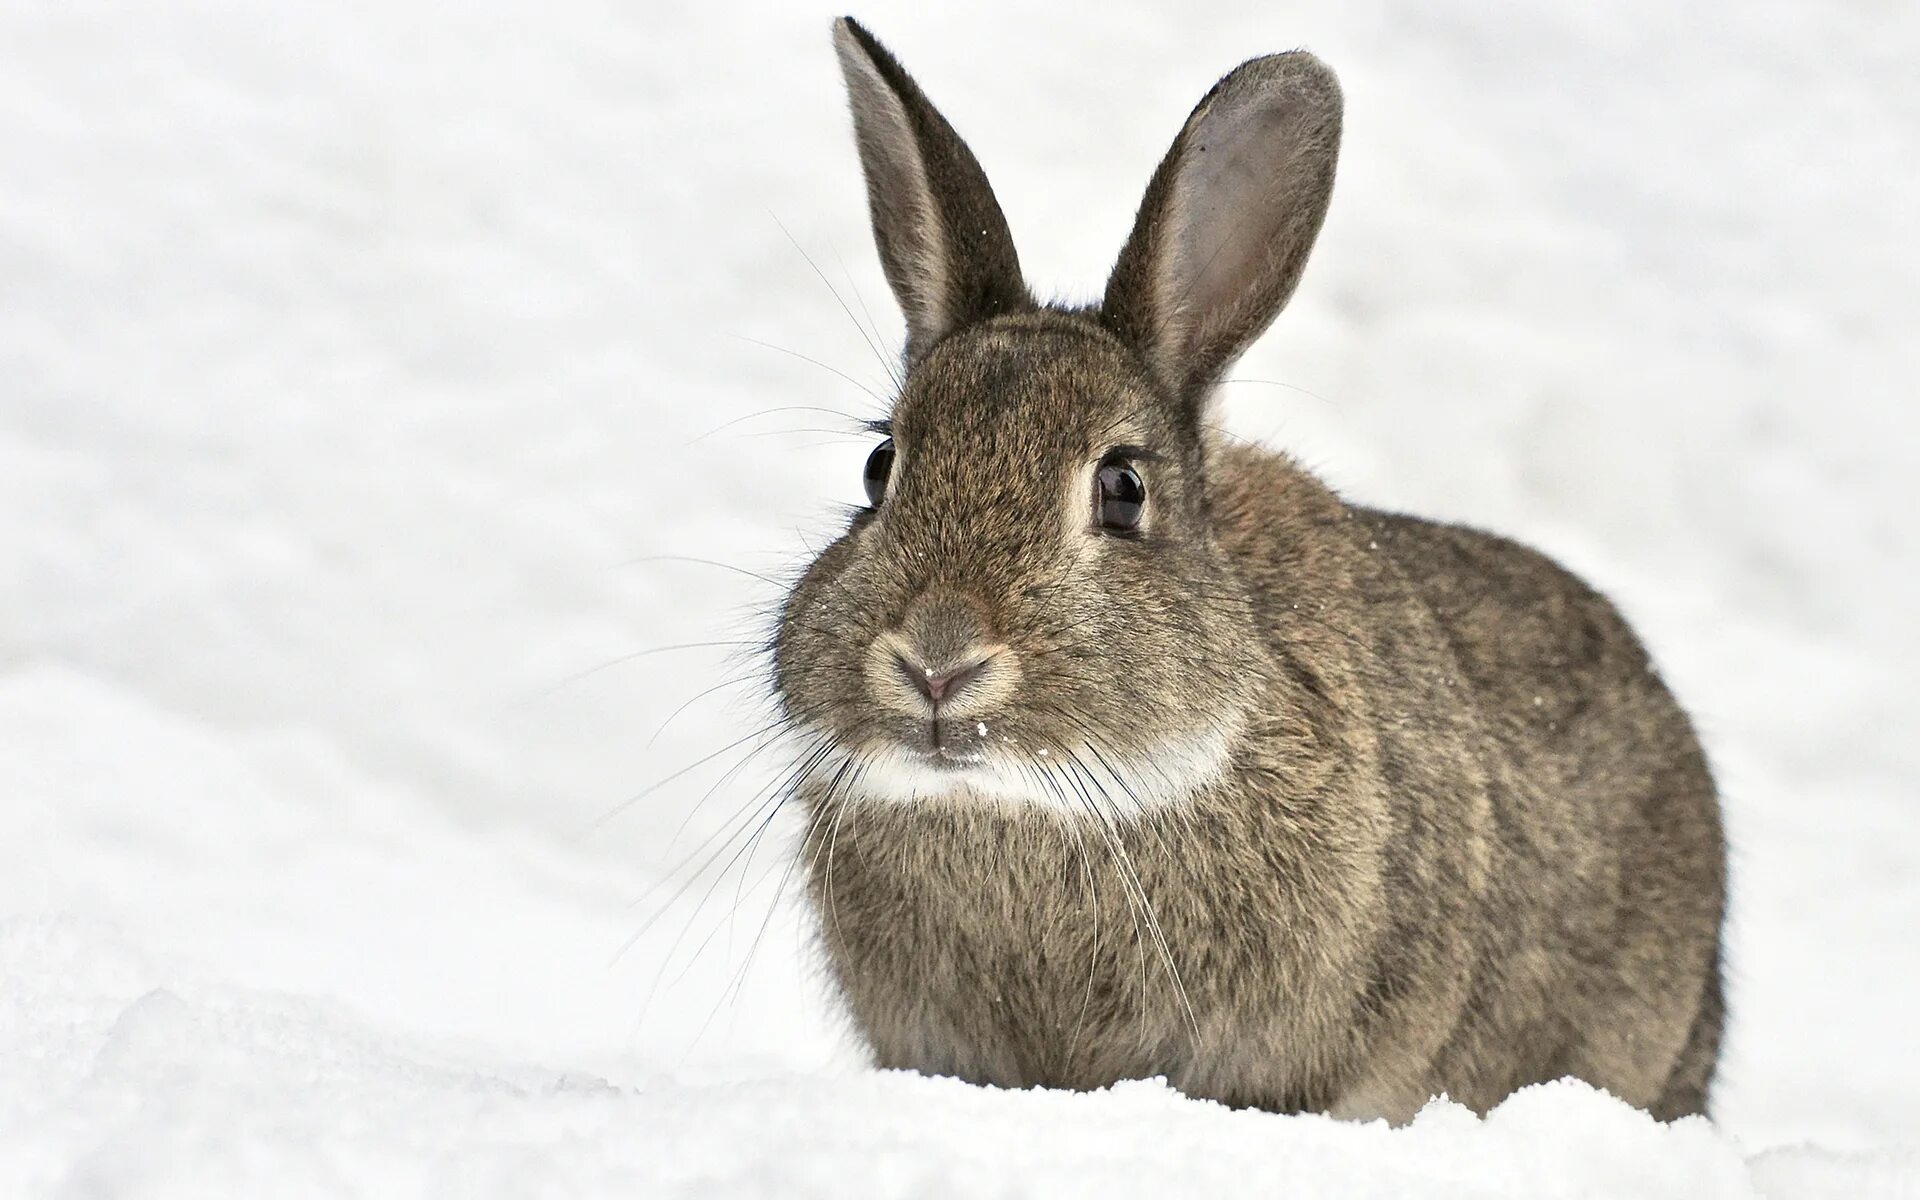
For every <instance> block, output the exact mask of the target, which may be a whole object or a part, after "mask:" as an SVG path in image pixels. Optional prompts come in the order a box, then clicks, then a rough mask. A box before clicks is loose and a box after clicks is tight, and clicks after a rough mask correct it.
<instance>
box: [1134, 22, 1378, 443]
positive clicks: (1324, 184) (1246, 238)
mask: <svg viewBox="0 0 1920 1200" xmlns="http://www.w3.org/2000/svg"><path fill="white" fill-rule="evenodd" d="M1340 115H1341V97H1340V85H1339V82H1338V81H1337V80H1336V79H1335V78H1334V75H1333V72H1332V71H1330V70H1329V69H1327V67H1326V66H1325V65H1324V64H1322V63H1321V62H1320V60H1319V59H1317V58H1315V57H1314V56H1313V55H1311V54H1308V53H1306V52H1305V51H1296V52H1294V53H1291V54H1275V55H1269V56H1267V57H1265V58H1256V59H1253V60H1251V61H1249V62H1246V63H1243V64H1241V65H1240V66H1239V67H1236V68H1234V70H1233V71H1231V72H1229V73H1228V74H1227V76H1226V77H1225V78H1223V79H1221V80H1220V82H1219V83H1217V84H1215V85H1214V87H1213V90H1212V91H1210V92H1208V93H1207V95H1206V97H1205V98H1204V99H1202V100H1201V101H1200V104H1199V106H1198V107H1196V108H1195V109H1194V110H1193V113H1192V115H1191V116H1189V117H1188V118H1187V123H1186V125H1185V126H1184V127H1183V128H1182V129H1181V130H1180V135H1179V136H1178V137H1177V138H1175V139H1174V142H1173V148H1172V149H1170V150H1169V151H1168V152H1167V156H1166V158H1165V159H1163V160H1162V161H1161V163H1160V166H1159V169H1158V170H1156V171H1155V172H1154V175H1153V181H1152V182H1151V183H1149V184H1148V185H1147V194H1146V198H1145V199H1144V200H1143V201H1142V202H1141V205H1140V213H1139V215H1138V217H1136V218H1135V221H1134V227H1133V233H1132V234H1131V235H1130V236H1129V238H1128V239H1127V244H1126V247H1125V249H1123V250H1122V251H1121V252H1120V259H1119V261H1118V262H1117V263H1116V264H1115V266H1114V269H1113V275H1112V277H1111V278H1110V279H1109V280H1108V282H1107V293H1106V299H1105V302H1104V303H1103V305H1102V307H1101V316H1102V320H1103V321H1104V322H1105V323H1106V325H1107V326H1108V328H1110V329H1112V330H1113V331H1114V332H1115V333H1117V334H1119V335H1120V336H1121V337H1122V338H1124V339H1125V340H1127V341H1128V342H1130V343H1131V344H1132V345H1134V346H1135V347H1136V348H1137V349H1139V350H1140V352H1141V353H1142V354H1144V355H1145V357H1146V358H1147V360H1148V362H1149V363H1150V364H1151V366H1152V368H1153V370H1154V371H1155V373H1156V374H1157V375H1159V376H1160V378H1161V380H1162V382H1164V383H1165V384H1166V385H1167V386H1168V387H1170V388H1172V389H1173V390H1174V391H1175V392H1177V393H1178V394H1180V395H1181V396H1183V397H1186V398H1187V399H1189V400H1190V401H1192V402H1193V403H1194V404H1195V405H1196V407H1197V406H1198V405H1200V404H1201V403H1202V402H1203V401H1204V399H1205V397H1206V394H1207V393H1208V392H1209V391H1210V390H1211V389H1212V387H1213V385H1214V384H1215V383H1217V382H1218V381H1219V379H1220V376H1221V375H1222V374H1224V373H1225V372H1226V369H1227V368H1228V367H1229V366H1230V365H1232V363H1233V360H1234V359H1236V358H1238V357H1239V356H1240V354H1241V353H1242V352H1243V351H1244V350H1246V348H1247V347H1248V346H1250V345H1252V343H1253V341H1254V339H1256V338H1258V337H1259V336H1260V334H1261V333H1263V332H1265V330H1266V328H1267V326H1268V325H1270V324H1271V323H1272V322H1273V319H1274V317H1276V316H1277V315H1279V313H1280V310H1281V309H1282V308H1284V307H1285V306H1286V303H1287V300H1288V298H1289V297H1290V296H1292V295H1293V290H1294V288H1295V286H1296V285H1298V283H1299V282H1300V274H1301V272H1302V270H1304V269H1305V267H1306V264H1307V255H1308V253H1309V252H1310V251H1311V250H1312V249H1313V243H1314V239H1315V238H1316V237H1317V236H1318V235H1319V232H1320V226H1321V223H1322V222H1323V221H1324V220H1325V219H1326V215H1327V203H1328V201H1329V200H1330V199H1331V198H1332V195H1333V176H1334V165H1335V162H1336V160H1337V159H1338V157H1339V153H1340Z"/></svg>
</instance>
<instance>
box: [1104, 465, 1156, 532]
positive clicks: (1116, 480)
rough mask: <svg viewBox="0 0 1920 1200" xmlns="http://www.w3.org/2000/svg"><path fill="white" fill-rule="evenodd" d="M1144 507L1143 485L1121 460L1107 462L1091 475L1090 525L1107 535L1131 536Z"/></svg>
mask: <svg viewBox="0 0 1920 1200" xmlns="http://www.w3.org/2000/svg"><path fill="white" fill-rule="evenodd" d="M1146 507H1147V484H1146V481H1145V480H1143V479H1141V478H1140V472H1138V471H1136V470H1134V469H1133V464H1132V463H1130V462H1128V461H1127V460H1126V459H1124V458H1109V459H1107V460H1105V461H1103V462H1102V463H1101V464H1100V467H1099V469H1098V470H1096V471H1095V472H1094V473H1093V519H1094V523H1095V524H1097V525H1099V526H1100V528H1102V529H1104V530H1106V531H1108V532H1109V533H1134V532H1136V531H1138V530H1139V528H1140V517H1141V514H1142V513H1144V512H1145V511H1146Z"/></svg>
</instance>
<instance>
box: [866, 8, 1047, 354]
mask: <svg viewBox="0 0 1920 1200" xmlns="http://www.w3.org/2000/svg"><path fill="white" fill-rule="evenodd" d="M833 47H834V50H835V51H837V52H838V53H839V56H840V70H841V72H842V73H843V74H844V75H845V76H846V80H847V97H848V99H849V100H850V101H851V102H852V106H853V128H854V136H855V138H856V139H857V140H858V142H859V144H860V163H861V166H862V167H863V168H865V170H866V175H867V202H868V205H869V207H870V208H871V210H872V214H873V238H874V241H875V242H877V243H878V244H879V247H880V265H881V266H882V267H883V268H885V270H886V273H887V283H888V284H889V285H891V286H892V288H893V294H894V297H895V298H896V299H898V300H899V302H900V309H901V311H902V312H903V313H904V314H905V315H906V318H907V361H908V362H909V363H912V362H913V361H915V360H916V359H918V358H919V357H920V356H921V355H923V354H925V353H926V352H927V350H928V349H929V348H931V347H932V345H933V344H934V343H935V342H937V341H939V340H940V339H941V338H942V337H944V336H945V335H946V334H948V333H950V332H952V331H953V330H955V329H958V328H960V327H961V326H963V325H966V324H969V323H971V322H974V321H979V320H984V319H985V318H987V317H990V316H993V315H995V314H996V313H1002V312H1017V311H1019V310H1021V309H1026V308H1031V307H1032V306H1033V301H1032V298H1031V297H1030V296H1029V295H1028V292H1027V286H1026V284H1025V283H1024V282H1023V281H1022V279H1021V276H1020V258H1019V255H1017V254H1015V253H1014V249H1013V235H1012V234H1011V233H1009V232H1008V230H1007V219H1006V217H1005V216H1003V215H1002V214H1001V212H1000V202H999V201H997V200H995V199H994V196H993V188H992V187H990V186H989V185H988V184H987V177H986V174H985V173H984V172H983V171H981V170H980V164H979V162H977V161H976V160H975V159H974V157H973V152H972V151H971V150H968V149H967V144H966V143H965V142H963V141H961V140H960V135H959V134H957V133H955V132H954V131H953V126H951V125H949V124H947V120H946V118H945V117H943V116H941V115H940V111H939V110H938V109H936V108H935V107H934V106H933V102H932V101H930V100H928V99H927V97H926V95H925V93H923V92H922V91H921V90H920V88H919V86H918V85H917V84H915V83H914V82H913V79H912V77H911V76H909V75H908V74H907V72H906V70H905V69H904V68H902V67H901V65H900V63H899V61H898V60H896V59H895V58H894V57H893V55H891V54H889V53H887V49H886V47H884V46H882V45H881V44H880V43H879V42H878V41H876V40H875V39H874V36H873V35H872V34H870V33H868V32H867V31H866V30H865V29H863V28H861V26H860V24H859V23H858V22H856V21H855V20H854V19H853V18H851V17H842V18H840V19H839V20H838V21H835V22H834V23H833Z"/></svg>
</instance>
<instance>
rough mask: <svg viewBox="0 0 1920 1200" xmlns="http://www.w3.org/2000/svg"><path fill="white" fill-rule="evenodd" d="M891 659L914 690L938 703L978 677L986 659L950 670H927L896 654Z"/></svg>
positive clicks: (979, 659) (963, 664)
mask: <svg viewBox="0 0 1920 1200" xmlns="http://www.w3.org/2000/svg"><path fill="white" fill-rule="evenodd" d="M893 661H894V664H895V665H896V666H898V667H899V668H900V673H901V674H902V675H905V676H906V677H907V681H908V682H909V683H911V684H913V686H914V688H915V690H917V691H918V692H919V693H920V694H921V695H922V696H925V697H926V698H927V699H928V700H930V701H931V702H933V703H934V704H938V703H940V702H941V701H942V700H945V699H947V697H949V696H952V695H953V694H954V693H956V692H958V691H959V690H960V689H961V688H964V687H966V686H967V684H968V683H969V682H971V681H972V680H974V679H976V678H978V677H979V675H980V670H981V668H982V667H985V666H986V665H987V660H986V659H984V658H977V659H974V660H973V661H971V662H967V663H962V664H961V665H960V666H957V667H954V668H952V669H951V670H946V671H927V670H922V669H921V668H919V667H916V666H914V665H913V664H912V663H910V662H908V661H907V660H906V658H905V657H904V656H902V655H897V654H896V655H895V656H894V660H893Z"/></svg>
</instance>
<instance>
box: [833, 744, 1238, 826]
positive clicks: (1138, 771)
mask: <svg viewBox="0 0 1920 1200" xmlns="http://www.w3.org/2000/svg"><path fill="white" fill-rule="evenodd" d="M1229 746H1230V736H1229V733H1228V731H1226V730H1224V729H1213V730H1207V731H1204V732H1200V733H1195V734H1189V735H1185V736H1182V737H1177V738H1169V739H1166V740H1164V741H1161V742H1159V743H1157V744H1156V745H1155V746H1154V747H1153V748H1152V749H1150V750H1147V751H1145V752H1142V753H1139V754H1133V755H1124V756H1119V757H1116V756H1115V755H1113V754H1109V753H1106V752H1105V751H1102V752H1101V753H1100V754H1098V755H1096V754H1094V753H1093V752H1091V751H1089V750H1087V749H1085V748H1084V747H1083V748H1082V749H1081V751H1080V752H1079V753H1078V754H1076V755H1073V756H1071V757H1069V756H1067V755H1065V754H1063V753H1062V752H1061V751H1058V750H1038V751H1034V752H1031V753H1020V754H1015V753H1013V752H1012V751H1010V750H1007V749H1000V748H996V749H994V750H993V751H991V752H990V753H988V754H985V755H982V756H981V757H980V758H979V759H977V760H975V761H972V762H969V763H967V764H965V765H964V766H955V767H935V766H932V765H930V764H928V763H927V762H926V761H925V760H924V759H922V758H921V757H920V756H918V755H915V754H912V753H909V752H908V751H906V750H903V749H898V748H893V747H887V748H884V749H880V750H877V751H876V750H863V751H858V752H855V753H854V754H853V755H852V758H853V761H854V763H855V770H854V771H853V773H852V774H851V776H849V781H848V784H847V791H848V795H849V796H850V797H851V798H853V799H858V800H865V801H870V802H874V803H882V804H925V803H932V802H946V803H959V804H996V805H1002V806H1006V807H1011V808H1017V809H1021V810H1025V811H1032V810H1040V811H1044V812H1051V813H1054V814H1057V815H1060V816H1077V817H1083V818H1096V817H1097V818H1098V819H1100V820H1114V819H1118V820H1122V821H1124V820H1127V819H1129V818H1132V817H1137V816H1141V815H1143V814H1146V813H1150V812H1158V811H1163V810H1166V809H1171V808H1174V807H1177V806H1178V805H1180V804H1181V803H1183V802H1185V801H1186V800H1187V799H1188V798H1189V797H1191V796H1192V795H1193V794H1194V793H1195V792H1197V791H1199V790H1200V789H1202V788H1205V787H1208V786H1210V785H1212V784H1213V783H1215V782H1217V781H1218V780H1219V778H1220V776H1221V774H1222V773H1223V772H1224V771H1225V770H1226V766H1227V759H1228V757H1229Z"/></svg>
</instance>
